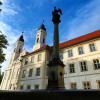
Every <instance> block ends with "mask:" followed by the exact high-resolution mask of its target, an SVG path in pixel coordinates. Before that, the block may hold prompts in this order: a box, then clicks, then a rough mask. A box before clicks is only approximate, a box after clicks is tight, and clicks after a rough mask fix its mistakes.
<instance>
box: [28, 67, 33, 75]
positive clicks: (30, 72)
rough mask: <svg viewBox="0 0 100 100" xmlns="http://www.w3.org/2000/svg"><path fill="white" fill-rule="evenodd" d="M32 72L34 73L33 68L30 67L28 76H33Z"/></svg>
mask: <svg viewBox="0 0 100 100" xmlns="http://www.w3.org/2000/svg"><path fill="white" fill-rule="evenodd" d="M32 73H33V69H30V70H29V75H28V77H32Z"/></svg>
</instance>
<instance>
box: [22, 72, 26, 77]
mask: <svg viewBox="0 0 100 100" xmlns="http://www.w3.org/2000/svg"><path fill="white" fill-rule="evenodd" d="M25 72H26V70H23V71H22V78H24V77H25Z"/></svg>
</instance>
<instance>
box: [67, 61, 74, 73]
mask: <svg viewBox="0 0 100 100" xmlns="http://www.w3.org/2000/svg"><path fill="white" fill-rule="evenodd" d="M68 66H69V73H75V64H74V63H70V64H68Z"/></svg>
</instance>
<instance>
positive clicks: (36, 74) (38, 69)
mask: <svg viewBox="0 0 100 100" xmlns="http://www.w3.org/2000/svg"><path fill="white" fill-rule="evenodd" d="M40 73H41V68H40V67H37V68H36V73H35V76H40Z"/></svg>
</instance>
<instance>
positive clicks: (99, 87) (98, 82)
mask: <svg viewBox="0 0 100 100" xmlns="http://www.w3.org/2000/svg"><path fill="white" fill-rule="evenodd" d="M97 87H98V89H100V80H98V81H97Z"/></svg>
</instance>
